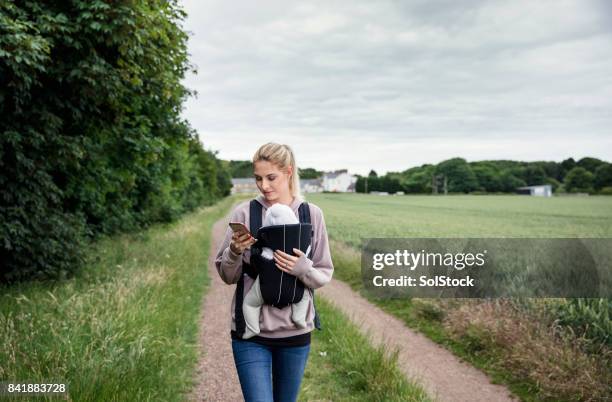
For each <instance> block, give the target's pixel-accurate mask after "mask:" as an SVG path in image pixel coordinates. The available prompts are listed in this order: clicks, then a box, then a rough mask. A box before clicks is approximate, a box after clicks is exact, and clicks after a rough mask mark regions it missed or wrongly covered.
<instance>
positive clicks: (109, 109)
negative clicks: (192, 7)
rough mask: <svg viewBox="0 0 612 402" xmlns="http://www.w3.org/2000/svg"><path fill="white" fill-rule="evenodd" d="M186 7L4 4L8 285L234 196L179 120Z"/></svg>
mask: <svg viewBox="0 0 612 402" xmlns="http://www.w3.org/2000/svg"><path fill="white" fill-rule="evenodd" d="M183 18H184V13H183V11H182V10H181V9H180V7H179V6H178V4H177V1H176V0H174V1H165V0H163V1H162V0H147V1H121V2H110V1H76V0H73V1H65V2H45V1H29V2H21V1H19V2H1V3H0V115H1V116H2V118H1V119H0V133H1V137H0V187H1V189H2V197H1V198H0V260H1V261H2V263H3V267H2V271H1V272H0V280H2V281H11V280H17V279H24V278H29V277H32V276H40V277H58V276H62V275H65V274H69V273H70V272H71V271H74V269H76V267H78V266H79V263H80V258H81V253H82V249H83V248H82V245H83V242H84V241H86V239H87V238H88V237H91V236H96V235H98V234H103V233H104V234H110V233H114V232H117V231H125V230H133V229H137V228H140V227H143V226H146V225H149V224H151V223H153V222H159V221H170V220H172V219H175V218H176V217H177V216H178V215H179V214H181V213H182V212H184V211H188V210H190V209H193V208H195V207H196V206H197V205H200V204H203V203H212V202H213V201H214V200H215V199H217V198H218V197H220V196H223V195H225V194H227V193H228V191H229V186H230V183H229V180H228V178H227V173H226V172H223V169H224V168H223V166H222V165H221V164H220V163H219V161H218V160H217V158H216V156H215V154H214V153H212V152H209V151H206V150H204V149H203V146H202V144H201V143H200V142H199V141H198V140H197V136H196V135H195V133H194V132H193V130H191V129H190V127H189V125H188V124H187V122H185V121H183V120H182V119H181V118H180V111H181V105H182V103H183V101H184V100H185V98H186V97H187V96H189V94H190V93H189V91H188V90H187V89H186V88H185V87H183V86H182V85H181V82H180V81H181V79H182V77H183V76H184V74H185V72H186V71H187V70H188V69H189V68H190V66H189V64H188V60H187V51H186V40H187V36H186V34H185V33H184V32H183V31H182V29H181V26H180V23H181V20H182V19H183Z"/></svg>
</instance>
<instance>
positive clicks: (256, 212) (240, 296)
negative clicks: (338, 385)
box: [235, 199, 321, 338]
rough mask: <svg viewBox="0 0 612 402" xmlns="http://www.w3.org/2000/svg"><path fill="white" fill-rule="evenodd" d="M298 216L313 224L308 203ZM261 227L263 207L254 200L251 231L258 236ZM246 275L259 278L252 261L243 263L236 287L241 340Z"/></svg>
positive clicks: (317, 315)
mask: <svg viewBox="0 0 612 402" xmlns="http://www.w3.org/2000/svg"><path fill="white" fill-rule="evenodd" d="M298 216H299V219H300V223H311V221H310V207H309V206H308V203H307V202H303V203H302V204H300V207H299V209H298ZM261 226H262V206H261V204H260V203H259V201H257V200H255V199H254V200H251V202H250V205H249V230H250V231H251V233H253V234H254V235H256V234H257V231H258V230H259V228H261ZM313 235H314V231H313V232H311V236H313ZM254 252H257V250H254V249H253V248H251V258H252V256H253V253H254ZM311 255H312V247H311V251H310V252H309V253H308V255H307V256H306V257H308V258H310V256H311ZM244 274H247V275H249V276H250V277H251V278H253V279H255V278H257V270H256V269H255V267H254V266H253V265H252V264H251V261H249V263H245V262H244V261H243V262H242V274H241V275H240V278H239V279H238V283H237V285H236V305H235V320H236V333H237V334H238V336H240V338H242V335H244V331H245V330H246V322H245V320H244V313H243V312H242V303H243V302H244ZM310 290H311V292H312V304H313V307H314V311H315V316H314V325H315V328H316V329H319V330H320V329H321V322H320V319H319V314H318V313H317V306H316V304H315V299H314V289H310Z"/></svg>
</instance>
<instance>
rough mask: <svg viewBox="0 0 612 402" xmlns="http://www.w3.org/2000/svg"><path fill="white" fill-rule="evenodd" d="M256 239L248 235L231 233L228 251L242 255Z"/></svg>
mask: <svg viewBox="0 0 612 402" xmlns="http://www.w3.org/2000/svg"><path fill="white" fill-rule="evenodd" d="M256 241H257V239H255V238H254V237H253V236H251V235H250V234H249V233H242V234H241V233H235V232H234V233H233V234H232V242H231V243H230V250H232V251H233V252H234V253H235V254H242V253H244V250H246V249H248V248H249V247H251V246H252V245H253V243H255V242H256Z"/></svg>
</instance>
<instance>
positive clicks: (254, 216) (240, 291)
mask: <svg viewBox="0 0 612 402" xmlns="http://www.w3.org/2000/svg"><path fill="white" fill-rule="evenodd" d="M261 215H262V207H261V204H260V203H259V202H258V201H257V200H251V202H250V205H249V230H250V231H251V233H253V235H256V234H257V230H259V228H260V227H261V225H262V221H261ZM253 252H254V250H253V249H251V255H253ZM244 274H247V275H249V276H250V277H251V278H253V279H255V278H257V270H256V269H255V267H254V266H253V265H251V263H250V261H249V262H248V263H246V262H244V261H242V273H241V274H240V278H238V283H237V284H236V305H235V308H234V316H235V320H236V332H237V333H238V336H240V338H242V335H244V331H245V330H246V321H245V320H244V313H243V312H242V303H243V302H244Z"/></svg>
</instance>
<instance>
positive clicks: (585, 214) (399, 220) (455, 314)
mask: <svg viewBox="0 0 612 402" xmlns="http://www.w3.org/2000/svg"><path fill="white" fill-rule="evenodd" d="M307 200H308V201H310V202H313V203H315V204H317V205H318V206H320V207H321V208H322V209H323V212H324V215H325V220H326V224H327V229H328V232H329V235H330V238H331V239H332V242H331V249H332V254H333V258H334V266H335V268H336V271H335V272H334V276H335V277H336V278H338V279H342V280H344V281H346V282H347V283H349V284H350V285H351V286H352V287H353V288H354V289H356V290H361V289H362V287H363V284H362V282H361V274H360V258H359V257H360V254H359V246H360V244H361V238H369V237H550V238H561V237H612V197H564V198H548V199H546V198H536V197H527V196H447V197H443V196H437V197H432V196H379V195H364V194H308V195H307ZM608 269H610V267H608ZM372 301H373V302H375V303H377V304H378V305H380V306H381V307H382V308H384V309H385V310H386V311H388V312H390V313H391V314H394V315H396V316H397V317H399V318H401V319H402V320H404V322H406V324H407V325H409V326H411V327H413V328H416V329H418V330H420V331H421V332H423V333H424V334H426V335H427V336H428V337H430V338H431V339H432V340H434V341H436V342H438V343H440V344H443V345H444V346H446V347H447V348H449V349H450V350H452V351H453V352H454V353H456V354H457V355H458V356H460V357H462V358H464V359H466V360H467V361H469V362H470V363H472V364H474V365H475V366H477V367H479V368H481V369H483V370H484V371H486V372H487V373H489V374H490V375H491V377H492V378H493V379H494V380H495V381H496V382H500V383H505V384H507V385H509V386H510V388H511V389H512V390H513V391H514V392H515V393H516V394H517V395H519V396H520V397H521V398H522V399H523V400H525V401H540V400H551V401H552V400H555V401H559V400H566V401H591V400H592V401H595V400H602V399H603V398H611V397H612V390H611V389H610V385H609V384H610V383H612V359H611V357H612V354H611V353H610V350H609V348H606V347H605V346H597V347H596V348H595V350H596V352H595V353H593V352H592V350H593V346H592V344H591V343H590V342H589V341H588V340H585V339H584V338H585V335H584V334H581V333H574V332H573V330H572V329H571V328H569V329H568V328H564V327H560V326H559V325H558V323H557V322H556V320H555V318H556V317H554V316H551V315H550V314H549V312H550V310H549V309H548V305H549V304H550V305H555V306H556V305H565V302H564V300H548V299H533V300H526V301H525V300H522V301H519V300H509V301H508V300H506V301H498V300H479V299H477V300H461V299H456V300H453V299H450V300H436V299H412V300H401V299H400V300H386V301H384V300H376V299H372ZM607 305H609V303H607V304H606V303H604V306H607ZM585 313H586V314H588V315H589V316H591V315H592V316H593V317H595V315H596V314H595V312H593V311H591V310H589V309H586V310H585ZM596 313H597V314H598V315H597V317H599V318H597V319H598V320H600V321H592V322H591V325H592V324H593V323H595V324H597V325H598V326H599V328H609V325H610V318H609V311H608V309H605V308H604V309H602V310H600V311H597V312H596ZM585 318H589V319H591V318H592V317H585ZM599 324H602V325H599ZM604 332H605V331H604ZM599 334H600V335H601V331H599ZM608 336H612V334H604V337H605V338H606V339H609V337H608Z"/></svg>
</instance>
